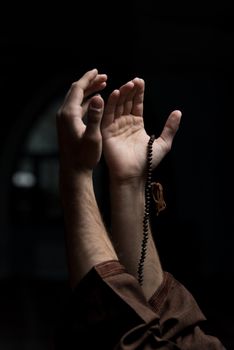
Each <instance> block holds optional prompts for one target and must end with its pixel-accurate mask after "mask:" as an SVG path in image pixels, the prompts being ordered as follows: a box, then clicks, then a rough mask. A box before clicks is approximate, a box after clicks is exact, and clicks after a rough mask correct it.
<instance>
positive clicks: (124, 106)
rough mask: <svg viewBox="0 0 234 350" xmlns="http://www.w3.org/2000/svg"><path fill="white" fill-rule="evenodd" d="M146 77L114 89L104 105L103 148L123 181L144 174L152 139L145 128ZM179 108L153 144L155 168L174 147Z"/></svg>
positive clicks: (114, 172)
mask: <svg viewBox="0 0 234 350" xmlns="http://www.w3.org/2000/svg"><path fill="white" fill-rule="evenodd" d="M144 89H145V83H144V80H142V79H139V78H135V79H133V80H132V81H129V82H128V83H126V84H124V85H122V86H121V87H120V89H119V90H114V91H113V92H112V93H111V94H110V96H109V98H108V100H107V104H106V106H105V110H104V115H103V120H102V125H101V130H102V137H103V150H104V155H105V159H106V162H107V164H108V167H109V170H110V175H111V177H112V178H114V179H116V180H120V181H125V180H130V179H134V178H139V177H142V176H143V175H144V172H145V166H146V148H147V143H148V140H149V135H147V133H146V131H145V128H144V120H143V104H144ZM180 118H181V112H180V111H173V112H172V113H171V114H170V115H169V117H168V119H167V121H166V123H165V126H164V128H163V130H162V133H161V135H160V136H159V137H158V138H157V139H156V140H155V141H154V144H153V168H155V167H156V166H157V165H158V164H159V163H160V161H161V160H162V159H163V157H164V156H165V155H166V153H167V152H168V151H169V150H170V149H171V145H172V141H173V138H174V136H175V134H176V131H177V129H178V127H179V123H180Z"/></svg>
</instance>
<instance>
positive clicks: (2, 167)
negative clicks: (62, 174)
mask: <svg viewBox="0 0 234 350" xmlns="http://www.w3.org/2000/svg"><path fill="white" fill-rule="evenodd" d="M186 10H187V13H186V14H184V13H185V12H184V11H185V9H184V8H183V7H182V6H181V8H179V7H178V6H177V5H174V6H173V7H171V5H170V6H168V7H167V6H166V5H165V6H164V7H163V6H159V5H157V4H155V3H154V2H153V1H152V2H150V1H142V2H138V1H135V2H116V3H113V4H111V3H110V5H102V4H101V3H99V4H95V5H94V4H92V3H90V4H87V5H84V4H83V5H82V6H81V5H80V4H79V3H77V4H76V5H71V4H68V3H66V5H65V4H61V5H59V4H57V5H54V6H53V7H52V6H51V7H49V6H48V5H42V4H40V5H37V4H36V3H33V5H31V7H29V6H25V7H22V4H18V5H15V4H14V5H13V4H11V5H9V6H8V8H4V9H2V11H1V17H2V18H1V32H0V49H1V55H0V76H1V80H0V88H1V128H0V132H1V137H0V150H1V152H0V293H1V294H0V310H1V311H0V347H1V349H4V350H7V349H17V350H19V349H34V350H36V349H43V350H45V349H50V348H51V347H52V343H51V338H52V335H53V329H54V326H55V324H56V320H57V318H58V316H59V313H60V312H61V310H62V308H63V306H64V305H65V303H66V300H67V298H68V296H69V288H68V282H67V269H66V259H65V251H64V241H63V220H62V212H61V208H60V202H59V196H58V188H57V180H58V179H57V170H58V153H57V144H56V133H55V113H56V110H57V107H58V106H59V104H60V103H61V101H62V98H63V96H64V94H65V92H66V91H67V89H68V88H69V86H70V84H71V83H72V82H73V81H75V80H77V79H78V78H79V77H80V76H81V75H82V74H83V73H84V72H85V71H86V70H88V69H92V68H94V67H96V68H98V69H99V71H100V72H103V73H107V74H108V76H109V79H108V87H107V89H106V92H104V97H105V96H107V93H108V92H110V91H112V89H114V88H117V87H119V86H120V85H121V84H123V83H125V82H126V81H127V80H129V79H132V78H134V77H135V76H139V77H142V78H144V79H145V82H146V92H145V126H146V129H147V131H148V132H149V133H155V134H156V135H159V133H160V132H161V130H162V126H163V124H164V122H165V120H166V117H167V116H168V114H169V113H170V112H171V111H172V110H174V109H180V110H181V111H182V113H183V119H182V122H181V126H180V130H179V131H178V134H177V135H176V138H175V140H174V144H173V148H172V151H171V152H170V154H168V155H167V156H166V158H165V159H164V160H163V162H162V163H161V165H160V166H159V168H158V169H157V170H156V172H155V174H154V176H155V179H157V180H159V181H160V182H161V183H162V184H163V186H164V190H165V199H166V202H167V210H166V211H165V212H163V213H162V214H161V216H160V217H159V218H157V219H156V218H155V217H153V225H154V227H155V238H156V240H157V246H158V250H159V252H160V255H161V260H162V263H163V266H164V269H166V270H168V271H170V272H172V273H173V274H174V275H175V277H177V278H178V279H179V280H180V281H181V282H183V283H184V284H185V285H186V286H187V287H188V288H189V289H190V290H191V291H192V293H193V294H194V296H195V297H196V299H197V301H198V303H199V305H200V306H201V308H202V310H203V312H204V313H205V315H206V316H207V318H208V324H207V326H206V327H207V331H208V332H210V333H213V334H215V335H216V336H218V337H219V338H220V339H221V340H222V341H223V343H224V344H225V345H226V347H227V348H228V349H231V348H233V346H234V336H233V334H234V322H233V320H232V315H233V286H232V285H233V276H234V254H233V233H234V230H233V228H234V226H233V170H232V160H233V153H232V150H233V144H232V143H233V129H232V124H233V97H234V96H233V93H234V91H233V83H234V72H233V58H234V57H233V51H234V50H233V46H234V22H233V13H232V9H231V5H230V4H228V3H224V2H222V5H220V4H219V6H215V5H213V6H212V7H210V8H208V6H207V8H204V5H203V7H201V8H200V9H198V8H194V7H192V6H191V4H190V9H188V8H187V9H186ZM105 179H106V169H105V164H104V161H103V160H102V163H101V165H100V169H97V171H96V177H95V180H96V190H97V195H98V199H99V203H100V207H101V210H102V213H103V216H104V218H106V220H107V222H108V218H109V213H108V205H107V203H108V194H107V190H106V189H105V187H104V190H103V191H102V190H101V189H100V188H101V186H104V185H105Z"/></svg>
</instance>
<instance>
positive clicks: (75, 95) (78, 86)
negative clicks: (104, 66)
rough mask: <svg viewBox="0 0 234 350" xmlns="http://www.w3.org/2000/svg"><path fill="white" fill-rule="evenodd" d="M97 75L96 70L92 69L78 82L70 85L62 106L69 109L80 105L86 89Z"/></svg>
mask: <svg viewBox="0 0 234 350" xmlns="http://www.w3.org/2000/svg"><path fill="white" fill-rule="evenodd" d="M97 74H98V71H97V69H92V70H90V71H88V72H86V73H85V74H84V75H83V76H82V77H81V78H80V79H79V80H77V81H76V82H74V83H72V85H71V87H70V90H69V91H68V93H67V95H66V97H65V101H64V105H69V106H71V107H73V105H77V104H78V105H81V103H82V101H83V98H84V94H85V91H86V90H87V89H88V87H89V86H90V84H91V83H92V81H93V79H95V77H96V76H97Z"/></svg>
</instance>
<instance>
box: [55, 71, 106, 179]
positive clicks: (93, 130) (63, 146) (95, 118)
mask: <svg viewBox="0 0 234 350" xmlns="http://www.w3.org/2000/svg"><path fill="white" fill-rule="evenodd" d="M106 80H107V76H106V75H105V74H98V71H97V69H93V70H91V71H88V72H87V73H85V74H84V75H83V76H82V77H81V78H80V79H79V80H78V81H76V82H75V83H73V84H72V85H71V88H70V90H69V91H68V93H67V95H66V97H65V100H64V103H63V105H62V106H61V108H60V109H59V111H58V113H57V131H58V141H59V147H60V163H61V165H62V167H63V171H64V172H68V173H70V172H72V173H73V172H76V171H77V170H81V169H82V170H91V169H93V168H94V167H95V166H96V164H97V163H98V161H99V159H100V157H101V152H102V137H101V132H100V123H101V118H102V114H103V108H104V102H103V99H102V98H101V96H100V95H96V96H92V97H89V96H90V95H91V94H94V93H96V92H97V91H100V90H102V89H104V88H105V86H106ZM86 113H87V125H85V123H84V117H85V115H86Z"/></svg>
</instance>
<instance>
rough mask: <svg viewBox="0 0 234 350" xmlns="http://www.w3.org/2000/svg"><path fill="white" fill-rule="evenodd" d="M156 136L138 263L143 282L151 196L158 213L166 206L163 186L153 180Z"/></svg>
mask: <svg viewBox="0 0 234 350" xmlns="http://www.w3.org/2000/svg"><path fill="white" fill-rule="evenodd" d="M154 140H155V136H154V135H151V136H150V138H149V141H148V145H147V177H146V182H145V209H144V217H143V238H142V244H141V256H140V260H139V263H138V270H137V273H138V282H139V284H140V285H142V284H143V270H144V262H145V258H146V253H147V242H148V239H149V225H150V198H151V194H152V196H153V199H154V202H155V203H156V215H157V216H158V215H159V213H160V212H161V211H162V210H164V209H165V208H166V203H165V201H164V198H163V187H162V185H161V184H160V183H159V182H152V159H153V143H154Z"/></svg>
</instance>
